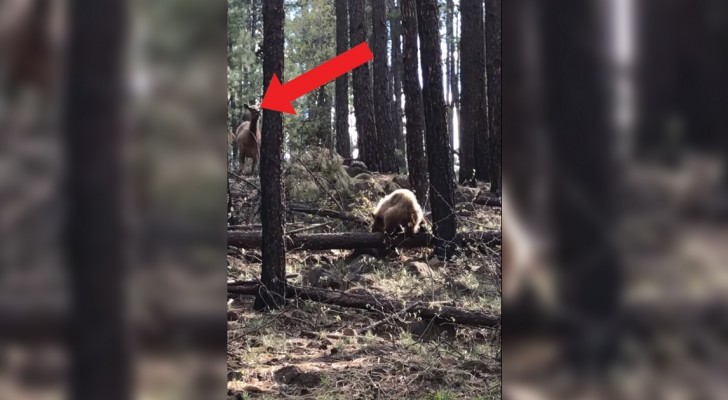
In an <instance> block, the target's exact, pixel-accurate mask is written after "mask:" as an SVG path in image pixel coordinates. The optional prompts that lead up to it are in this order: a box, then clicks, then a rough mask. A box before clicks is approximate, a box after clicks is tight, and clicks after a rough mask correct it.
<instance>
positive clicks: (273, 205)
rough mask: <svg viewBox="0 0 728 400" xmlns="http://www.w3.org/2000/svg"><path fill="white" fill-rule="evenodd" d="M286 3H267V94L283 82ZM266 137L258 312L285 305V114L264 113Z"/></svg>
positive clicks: (263, 142) (262, 154)
mask: <svg viewBox="0 0 728 400" xmlns="http://www.w3.org/2000/svg"><path fill="white" fill-rule="evenodd" d="M284 19H285V13H284V11H283V0H266V1H265V2H264V3H263V82H264V86H265V87H264V88H263V92H265V91H266V90H267V89H268V85H269V83H270V81H271V79H272V78H273V75H274V74H275V75H276V76H278V79H279V80H280V81H281V82H283V81H284V77H283V66H284V63H283V41H284V35H283V22H284ZM263 126H265V135H261V146H260V147H261V148H260V189H261V196H262V197H263V198H264V199H266V201H264V202H263V203H262V204H261V208H260V219H261V222H262V224H263V234H262V259H263V260H262V262H263V265H262V273H261V278H260V280H261V283H262V284H263V285H264V287H265V289H264V290H261V291H260V294H259V295H258V297H257V298H256V299H255V304H254V305H253V307H254V308H255V309H256V310H263V309H277V308H280V307H281V306H283V305H284V304H285V296H286V247H285V244H284V242H283V224H284V223H285V211H284V207H283V204H284V200H285V199H284V192H283V181H282V172H283V171H282V169H281V148H282V146H283V114H281V113H280V112H277V111H271V110H263Z"/></svg>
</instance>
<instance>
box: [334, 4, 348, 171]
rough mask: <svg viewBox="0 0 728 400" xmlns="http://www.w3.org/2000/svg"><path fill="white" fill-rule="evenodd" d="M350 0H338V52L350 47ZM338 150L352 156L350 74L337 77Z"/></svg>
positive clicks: (345, 155)
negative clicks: (348, 5) (348, 2)
mask: <svg viewBox="0 0 728 400" xmlns="http://www.w3.org/2000/svg"><path fill="white" fill-rule="evenodd" d="M347 1H348V0H336V4H335V7H336V54H337V55H338V54H341V53H343V52H345V51H346V50H348V49H349V15H348V13H349V11H348V8H347ZM335 90H336V98H335V100H334V103H335V108H336V152H337V153H339V155H340V156H341V157H344V158H351V138H350V137H349V74H348V73H347V74H344V75H342V76H340V77H338V78H336V89H335Z"/></svg>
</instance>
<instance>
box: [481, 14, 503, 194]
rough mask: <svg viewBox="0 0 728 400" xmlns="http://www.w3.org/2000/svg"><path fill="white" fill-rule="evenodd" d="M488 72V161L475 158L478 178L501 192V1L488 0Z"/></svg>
mask: <svg viewBox="0 0 728 400" xmlns="http://www.w3.org/2000/svg"><path fill="white" fill-rule="evenodd" d="M485 34H486V52H485V56H486V69H487V73H488V76H487V80H488V88H487V90H488V147H489V148H490V150H489V151H488V154H489V155H490V157H488V158H487V159H483V158H480V157H478V158H476V163H475V164H476V172H475V175H476V178H478V179H481V180H486V179H488V180H489V181H490V190H491V192H493V193H495V192H497V191H499V190H500V189H501V143H502V134H501V37H502V35H501V0H487V1H486V7H485Z"/></svg>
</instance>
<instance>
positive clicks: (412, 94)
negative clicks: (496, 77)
mask: <svg viewBox="0 0 728 400" xmlns="http://www.w3.org/2000/svg"><path fill="white" fill-rule="evenodd" d="M415 3H416V0H400V2H399V8H400V12H401V15H402V45H403V46H402V47H403V49H402V53H403V54H402V65H403V67H404V75H403V78H404V82H403V83H404V97H405V103H404V112H405V115H406V117H407V124H406V127H407V164H408V165H409V169H408V170H409V182H410V186H412V189H413V190H414V192H415V195H416V196H417V201H418V202H419V203H420V205H421V206H422V207H425V200H426V199H427V188H428V185H429V184H428V182H427V156H426V154H425V149H424V129H425V116H424V111H423V105H422V91H421V90H420V80H419V78H418V72H417V71H418V68H417V67H418V64H419V62H418V60H417V7H416V5H415Z"/></svg>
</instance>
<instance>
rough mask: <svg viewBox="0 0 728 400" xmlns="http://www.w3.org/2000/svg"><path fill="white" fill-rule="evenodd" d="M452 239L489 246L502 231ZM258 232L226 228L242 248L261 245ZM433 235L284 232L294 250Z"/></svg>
mask: <svg viewBox="0 0 728 400" xmlns="http://www.w3.org/2000/svg"><path fill="white" fill-rule="evenodd" d="M455 241H456V242H457V243H458V244H459V245H461V246H463V245H468V244H475V245H485V246H486V247H492V246H495V245H499V244H500V243H501V234H500V231H497V230H489V231H477V232H468V233H459V234H458V235H457V236H456V237H455ZM261 242H262V235H261V233H260V232H241V231H232V232H228V246H233V247H239V248H244V249H258V248H260V246H261ZM433 242H434V237H433V236H432V234H430V233H426V232H420V233H418V234H417V235H415V236H413V237H411V238H406V237H403V236H401V235H400V236H397V237H394V238H390V237H388V236H386V235H385V234H383V233H366V232H349V233H315V234H310V235H294V236H286V247H287V249H288V250H289V251H293V250H330V249H371V248H377V249H382V248H387V247H390V246H394V247H399V248H414V247H430V246H431V245H432V243H433Z"/></svg>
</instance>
